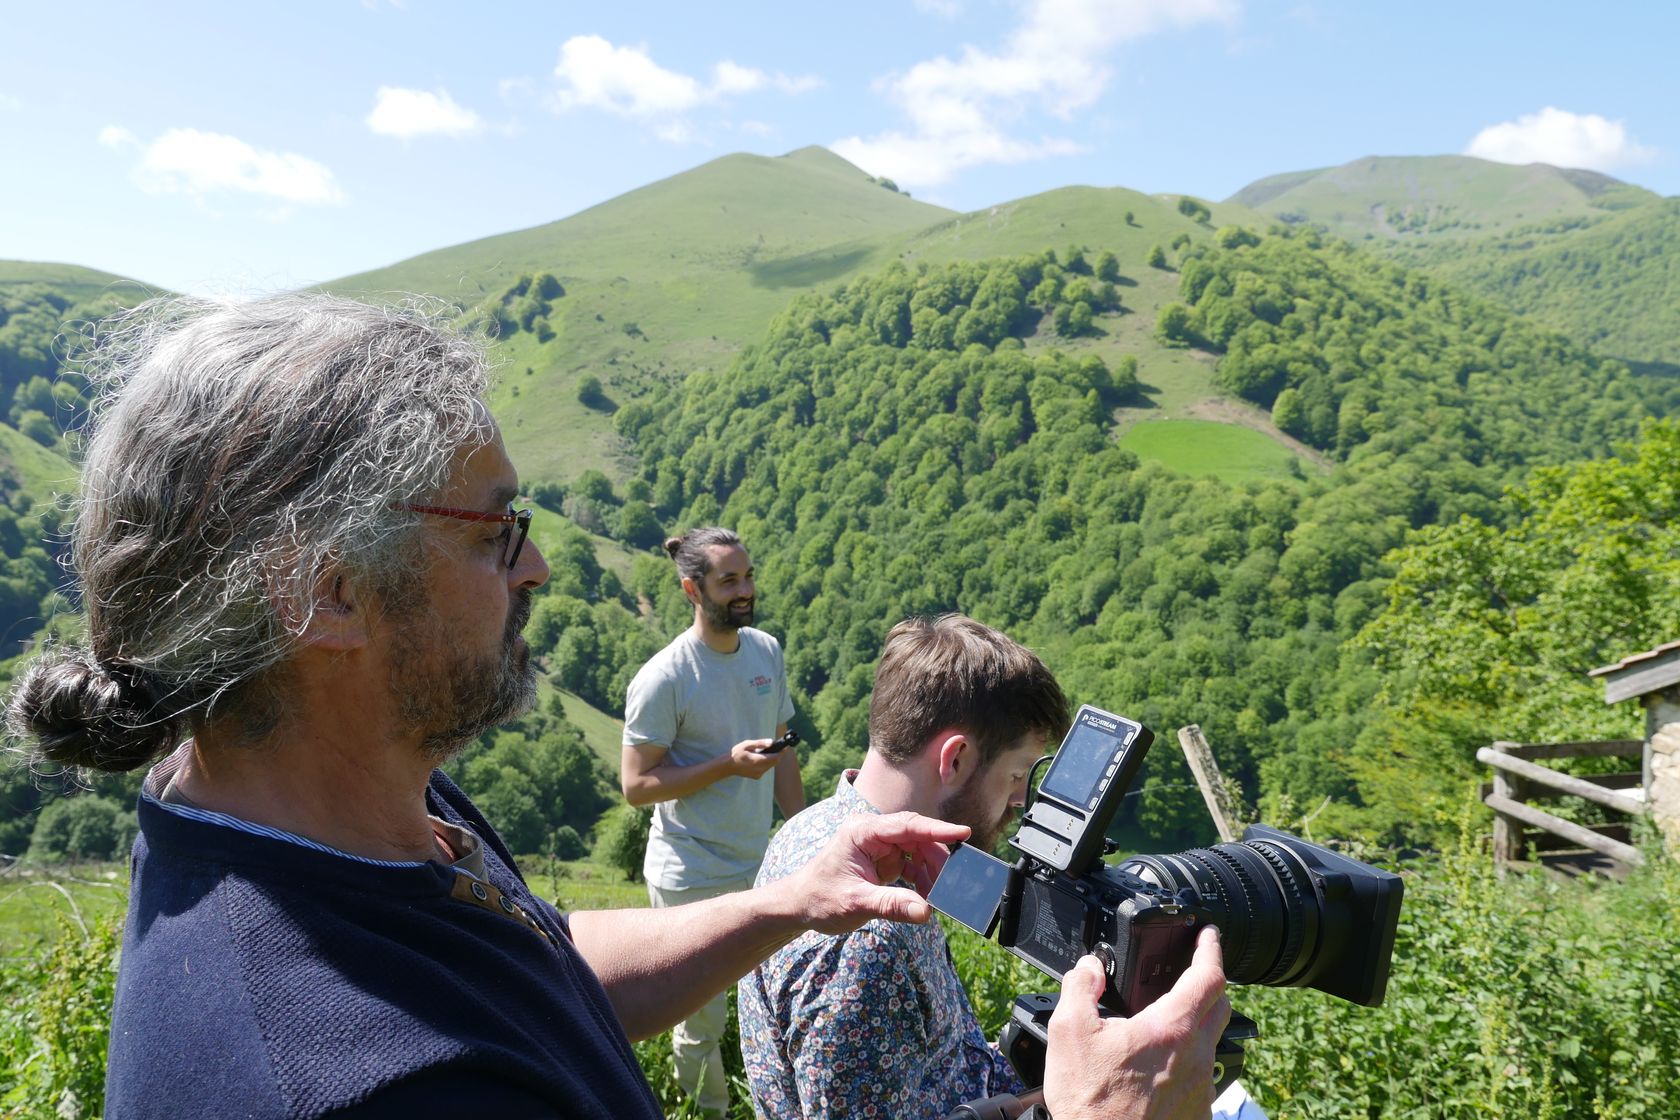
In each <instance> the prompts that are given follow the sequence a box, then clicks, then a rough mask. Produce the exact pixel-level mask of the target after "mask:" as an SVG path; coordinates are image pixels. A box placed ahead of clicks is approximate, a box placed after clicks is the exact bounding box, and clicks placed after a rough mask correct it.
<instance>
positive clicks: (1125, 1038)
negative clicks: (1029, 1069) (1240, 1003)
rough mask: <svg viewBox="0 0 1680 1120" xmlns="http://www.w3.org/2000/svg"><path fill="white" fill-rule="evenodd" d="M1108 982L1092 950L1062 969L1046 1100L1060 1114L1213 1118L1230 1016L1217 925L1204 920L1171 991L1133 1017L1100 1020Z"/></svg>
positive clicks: (1141, 1119) (1077, 1118)
mask: <svg viewBox="0 0 1680 1120" xmlns="http://www.w3.org/2000/svg"><path fill="white" fill-rule="evenodd" d="M1105 983H1106V981H1105V979H1104V977H1103V972H1102V966H1101V965H1100V964H1099V963H1098V962H1097V959H1096V958H1095V957H1090V956H1087V957H1084V958H1082V959H1081V960H1080V961H1079V963H1078V964H1077V965H1076V966H1075V967H1074V968H1073V969H1072V970H1071V971H1070V972H1068V973H1067V975H1066V976H1064V977H1062V998H1061V1001H1060V1003H1059V1004H1058V1005H1057V1007H1056V1012H1055V1014H1054V1015H1052V1016H1051V1017H1050V1042H1049V1047H1048V1049H1047V1050H1046V1052H1045V1061H1044V1103H1045V1104H1046V1105H1047V1106H1049V1109H1050V1114H1051V1115H1052V1116H1054V1117H1055V1118H1056V1120H1096V1118H1097V1117H1124V1118H1126V1120H1207V1116H1208V1113H1209V1112H1210V1111H1211V1110H1212V1108H1213V1100H1214V1091H1213V1055H1214V1050H1215V1048H1216V1047H1217V1046H1218V1045H1219V1035H1220V1032H1221V1031H1223V1030H1224V1029H1225V1024H1226V1022H1227V1021H1228V1020H1229V1019H1230V1018H1231V1001H1230V1000H1228V999H1227V998H1225V969H1224V963H1223V957H1222V955H1221V952H1220V947H1219V931H1218V930H1217V929H1215V928H1214V927H1213V926H1205V927H1203V929H1202V931H1201V934H1200V935H1199V936H1198V938H1197V940H1196V955H1195V957H1194V958H1193V959H1192V960H1191V962H1190V967H1189V968H1187V969H1185V970H1184V973H1183V975H1181V976H1180V977H1179V978H1178V982H1177V983H1176V984H1174V985H1173V987H1172V991H1170V992H1168V993H1167V994H1166V995H1164V996H1162V997H1161V998H1160V999H1158V1000H1156V1001H1155V1002H1154V1003H1152V1004H1150V1005H1149V1006H1148V1007H1146V1008H1144V1009H1143V1010H1142V1011H1140V1012H1138V1013H1137V1014H1136V1015H1133V1016H1132V1017H1131V1018H1129V1019H1121V1018H1114V1019H1103V1018H1099V1017H1098V1015H1097V999H1098V998H1099V997H1100V996H1101V995H1102V993H1103V987H1104V985H1105Z"/></svg>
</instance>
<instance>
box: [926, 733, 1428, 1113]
mask: <svg viewBox="0 0 1680 1120" xmlns="http://www.w3.org/2000/svg"><path fill="white" fill-rule="evenodd" d="M1153 741H1154V736H1153V735H1152V734H1151V733H1150V732H1149V730H1148V729H1147V728H1145V727H1143V726H1142V725H1141V724H1139V723H1137V722H1136V721H1134V720H1130V719H1127V718H1126V717H1124V716H1117V715H1114V714H1113V713H1110V712H1105V711H1102V710H1100V709H1098V708H1093V707H1090V706H1089V705H1087V706H1085V707H1082V708H1080V709H1079V714H1078V715H1077V716H1075V717H1074V720H1073V725H1072V727H1071V729H1070V730H1069V731H1068V733H1067V736H1066V737H1065V738H1064V739H1063V740H1062V744H1061V746H1060V747H1059V748H1058V749H1057V751H1056V753H1055V756H1054V757H1053V759H1052V761H1051V763H1050V769H1049V771H1048V772H1047V773H1046V774H1045V775H1044V781H1043V782H1041V783H1040V784H1039V787H1038V793H1037V796H1036V798H1035V799H1034V800H1033V801H1032V803H1031V804H1030V805H1029V806H1028V808H1027V811H1026V813H1025V815H1024V816H1023V818H1022V820H1021V826H1020V828H1019V829H1018V830H1017V831H1016V833H1015V835H1014V836H1012V837H1010V840H1009V843H1010V845H1011V846H1012V847H1013V848H1014V849H1015V850H1016V851H1017V852H1019V853H1020V857H1019V858H1018V859H1017V860H1016V862H1015V863H1014V865H1010V864H1007V863H1004V862H1003V861H1002V860H999V859H996V858H995V857H993V856H992V855H991V854H989V853H987V852H983V851H981V850H979V849H978V848H973V847H970V846H968V845H966V844H965V845H962V846H960V847H958V848H957V849H956V850H955V851H953V852H952V853H951V858H950V860H949V861H948V862H947V863H946V865H945V869H944V871H943V872H941V873H940V876H939V879H938V881H937V882H936V883H935V884H934V887H933V891H932V892H931V893H930V894H929V895H928V901H929V902H930V903H932V905H933V906H934V908H935V909H937V910H939V911H940V912H941V913H944V914H947V915H949V916H950V917H952V918H954V919H955V920H956V921H958V922H961V923H962V924H963V925H965V926H967V927H968V928H970V929H972V930H974V931H975V932H976V933H978V934H980V935H981V936H982V937H989V936H991V935H992V933H993V932H994V930H995V931H996V933H997V938H998V943H999V944H1001V945H1003V946H1004V947H1005V948H1007V949H1008V950H1009V951H1010V952H1012V953H1014V954H1015V955H1016V956H1018V957H1020V958H1021V959H1022V960H1024V961H1027V962H1028V963H1029V964H1032V965H1034V966H1036V967H1037V968H1039V969H1040V970H1042V971H1044V972H1046V973H1048V974H1049V975H1050V976H1052V977H1054V978H1055V979H1057V980H1060V979H1061V978H1062V976H1063V975H1064V974H1065V973H1066V972H1067V971H1068V970H1069V969H1071V968H1072V967H1073V966H1074V964H1075V963H1077V962H1078V960H1079V958H1080V957H1082V956H1084V955H1085V954H1087V953H1090V954H1094V955H1095V956H1096V957H1097V958H1098V959H1099V960H1101V961H1102V963H1103V968H1104V969H1105V971H1106V972H1107V974H1108V986H1107V989H1106V990H1105V992H1104V993H1103V996H1102V1001H1101V1003H1102V1006H1103V1008H1104V1009H1105V1010H1106V1012H1108V1013H1113V1014H1122V1015H1133V1014H1136V1013H1137V1012H1138V1011H1140V1010H1142V1009H1143V1008H1144V1007H1147V1006H1148V1005H1149V1004H1150V1003H1153V1002H1154V1001H1155V1000H1156V999H1158V998H1159V997H1160V996H1162V995H1164V994H1165V993H1166V992H1167V991H1168V990H1169V989H1170V988H1171V987H1172V985H1173V982H1174V981H1175V980H1177V978H1178V976H1179V974H1180V973H1182V972H1183V971H1184V970H1185V968H1187V967H1188V966H1189V964H1190V959H1191V956H1192V955H1193V953H1194V950H1195V944H1196V932H1197V930H1198V929H1200V927H1202V926H1204V925H1215V926H1218V927H1219V932H1220V936H1221V942H1222V947H1223V950H1224V958H1225V974H1226V977H1227V978H1228V979H1229V980H1230V981H1231V982H1232V983H1237V984H1270V985H1293V986H1297V987H1311V988H1317V989H1318V990H1320V991H1323V992H1328V993H1330V994H1331V995H1334V996H1339V997H1341V998H1342V999H1345V1000H1349V1001H1351V1002H1354V1003H1360V1004H1365V1005H1366V1006H1369V1007H1375V1006H1377V1005H1378V1004H1380V1003H1381V1002H1382V999H1383V994H1384V992H1385V991H1386V989H1387V986H1388V971H1389V959H1390V957H1391V955H1392V953H1393V951H1394V933H1395V928H1396V926H1397V925H1398V923H1399V920H1400V897H1401V886H1402V884H1401V881H1400V877H1399V876H1398V875H1394V874H1391V873H1389V872H1386V871H1381V870H1379V869H1377V868H1375V867H1371V866H1369V865H1368V864H1364V863H1360V862H1359V861H1358V860H1353V859H1349V858H1347V857H1346V856H1342V855H1338V854H1337V853H1335V852H1332V851H1330V850H1329V849H1327V848H1324V847H1321V846H1319V845H1317V844H1313V843H1310V842H1308V841H1306V840H1302V839H1300V838H1298V837H1295V836H1291V835H1289V834H1288V833H1285V832H1280V831H1278V830H1277V829H1274V828H1267V827H1265V826H1264V825H1253V826H1251V827H1250V828H1249V829H1248V830H1247V831H1246V832H1245V833H1244V834H1243V839H1242V842H1241V843H1234V844H1217V845H1215V846H1213V847H1211V848H1192V849H1189V850H1187V851H1183V852H1179V853H1177V854H1176V855H1140V856H1133V857H1132V858H1130V859H1128V860H1126V861H1124V862H1123V863H1121V864H1120V865H1119V866H1118V867H1105V866H1104V865H1103V863H1102V857H1103V856H1104V855H1107V854H1110V853H1111V852H1112V851H1113V847H1112V844H1111V842H1110V841H1108V839H1107V831H1108V825H1109V822H1110V821H1111V820H1112V819H1113V817H1114V813H1115V810H1116V809H1118V808H1119V807H1120V803H1121V800H1122V799H1123V798H1124V797H1125V796H1126V793H1127V791H1128V790H1129V789H1130V787H1131V784H1132V782H1133V780H1134V779H1135V778H1136V777H1137V774H1138V770H1139V769H1140V768H1141V767H1142V765H1143V760H1144V756H1145V755H1146V754H1147V753H1148V750H1149V745H1150V743H1151V742H1153ZM1054 1009H1055V997H1053V996H1047V995H1023V996H1019V997H1017V998H1016V1000H1015V1007H1014V1011H1013V1018H1012V1020H1011V1022H1010V1023H1009V1024H1008V1025H1007V1026H1006V1027H1005V1028H1004V1032H1003V1036H1002V1038H1000V1039H999V1047H1000V1048H1001V1049H1002V1050H1003V1051H1004V1053H1005V1054H1006V1055H1007V1056H1008V1057H1009V1060H1010V1062H1011V1064H1013V1065H1014V1066H1015V1069H1016V1072H1017V1073H1019V1074H1020V1075H1021V1077H1022V1080H1024V1081H1025V1082H1026V1083H1027V1084H1028V1085H1034V1086H1036V1085H1039V1084H1041V1083H1042V1081H1043V1075H1044V1044H1045V1041H1046V1038H1047V1037H1048V1024H1049V1020H1050V1013H1051V1012H1052V1011H1053V1010H1054ZM1257 1033H1258V1032H1257V1030H1256V1028H1255V1025H1254V1023H1253V1021H1252V1020H1250V1019H1247V1018H1246V1017H1244V1016H1241V1015H1235V1014H1233V1015H1232V1017H1231V1025H1230V1026H1228V1027H1227V1028H1226V1031H1225V1035H1224V1037H1223V1038H1222V1039H1221V1041H1220V1046H1219V1053H1218V1063H1219V1065H1218V1068H1216V1070H1215V1078H1216V1081H1217V1082H1218V1084H1219V1086H1220V1087H1221V1088H1223V1086H1224V1085H1225V1084H1227V1083H1229V1082H1230V1081H1231V1080H1234V1079H1235V1078H1236V1076H1237V1075H1238V1074H1239V1073H1240V1071H1241V1068H1242V1047H1241V1046H1240V1045H1239V1044H1238V1043H1239V1042H1240V1041H1241V1040H1244V1039H1251V1038H1254V1037H1255V1036H1256V1034H1257ZM965 1107H966V1106H965Z"/></svg>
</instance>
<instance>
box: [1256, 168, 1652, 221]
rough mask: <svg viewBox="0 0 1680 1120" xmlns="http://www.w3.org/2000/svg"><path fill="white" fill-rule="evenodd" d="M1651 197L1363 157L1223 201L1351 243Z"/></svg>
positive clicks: (1577, 212)
mask: <svg viewBox="0 0 1680 1120" xmlns="http://www.w3.org/2000/svg"><path fill="white" fill-rule="evenodd" d="M1655 199H1656V196H1655V195H1653V194H1652V193H1651V192H1649V191H1646V190H1643V189H1642V188H1639V187H1634V186H1629V185H1628V184H1626V183H1623V182H1621V181H1619V180H1617V179H1612V178H1611V177H1610V176H1608V175H1601V174H1599V173H1597V172H1595V171H1573V170H1568V169H1565V168H1559V167H1552V166H1550V165H1548V164H1544V163H1531V164H1528V165H1526V166H1521V167H1519V166H1516V165H1513V164H1507V163H1494V162H1492V161H1490V160H1485V159H1476V158H1474V157H1472V156H1367V157H1366V158H1364V159H1357V160H1354V161H1352V162H1351V163H1344V164H1342V165H1341V166H1340V167H1327V168H1321V169H1319V170H1316V171H1291V172H1287V173H1285V174H1282V175H1273V176H1270V177H1268V178H1265V179H1260V180H1258V181H1256V182H1253V183H1250V184H1249V185H1248V186H1246V187H1244V188H1243V189H1242V190H1240V191H1238V192H1237V193H1236V194H1234V195H1232V196H1231V198H1230V199H1229V200H1228V201H1230V202H1232V203H1236V204H1239V205H1243V206H1250V207H1253V208H1254V209H1256V210H1259V211H1261V212H1262V213H1265V214H1268V215H1270V216H1272V217H1274V218H1278V219H1281V220H1284V221H1289V222H1307V223H1311V224H1314V225H1320V226H1323V227H1324V228H1325V229H1326V230H1328V231H1329V232H1330V233H1331V234H1333V235H1334V236H1336V237H1343V238H1346V239H1348V240H1349V241H1365V240H1374V241H1379V242H1381V241H1397V240H1403V239H1410V240H1417V239H1436V238H1448V239H1453V240H1460V239H1465V238H1480V237H1488V236H1492V235H1494V234H1497V233H1500V232H1502V231H1505V230H1509V229H1511V228H1513V227H1516V226H1519V225H1528V224H1532V223H1535V222H1541V221H1553V220H1557V219H1560V218H1574V217H1592V216H1601V215H1603V214H1606V213H1608V212H1610V211H1614V210H1618V209H1623V208H1626V207H1630V206H1638V205H1642V204H1644V203H1646V202H1651V201H1654V200H1655Z"/></svg>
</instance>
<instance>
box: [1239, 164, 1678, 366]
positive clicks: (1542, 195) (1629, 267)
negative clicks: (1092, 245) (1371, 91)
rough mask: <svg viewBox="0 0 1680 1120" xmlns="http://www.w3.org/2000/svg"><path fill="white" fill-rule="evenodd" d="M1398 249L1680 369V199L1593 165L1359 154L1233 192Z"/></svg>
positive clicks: (1565, 328)
mask: <svg viewBox="0 0 1680 1120" xmlns="http://www.w3.org/2000/svg"><path fill="white" fill-rule="evenodd" d="M1230 201H1231V202H1233V203H1241V204H1244V205H1248V206H1252V207H1254V208H1255V209H1257V210H1259V211H1261V212H1263V213H1265V214H1267V215H1270V216H1272V217H1274V218H1277V219H1281V220H1284V221H1288V222H1291V223H1306V224H1311V225H1316V226H1320V227H1322V228H1323V229H1325V230H1326V231H1327V232H1329V233H1330V234H1331V235H1333V236H1336V237H1341V238H1345V239H1347V240H1349V241H1353V242H1355V243H1356V244H1359V245H1362V246H1365V247H1367V248H1372V249H1376V250H1377V251H1379V252H1383V253H1387V254H1391V255H1393V256H1395V257H1396V258H1398V259H1399V260H1401V261H1402V262H1404V263H1405V264H1406V265H1407V266H1408V267H1411V268H1416V269H1422V270H1425V271H1430V272H1434V273H1436V274H1437V275H1440V276H1443V277H1445V278H1447V279H1450V280H1451V281H1452V282H1453V283H1455V284H1457V285H1460V286H1462V287H1464V288H1466V289H1468V290H1470V291H1473V292H1476V293H1478V294H1480V295H1484V296H1488V297H1491V298H1493V299H1496V300H1498V301H1500V302H1501V303H1504V304H1505V305H1506V306H1508V307H1510V308H1511V309H1512V310H1513V311H1517V312H1519V313H1521V314H1523V315H1525V316H1528V317H1531V318H1533V319H1534V320H1536V321H1537V322H1539V323H1542V324H1544V325H1546V326H1549V327H1551V328H1553V329H1555V330H1559V331H1562V332H1564V333H1565V334H1568V335H1569V336H1570V337H1571V338H1572V339H1574V340H1575V341H1576V342H1578V343H1580V344H1582V345H1586V346H1591V347H1593V348H1594V349H1596V350H1598V351H1599V352H1601V353H1604V354H1608V355H1611V356H1613V357H1618V358H1622V359H1624V360H1626V361H1628V362H1630V363H1632V364H1633V365H1635V366H1636V367H1639V366H1657V367H1667V368H1673V367H1680V265H1677V264H1676V263H1675V261H1676V260H1677V259H1680V256H1677V254H1676V250H1680V202H1677V201H1676V200H1674V199H1662V198H1659V197H1658V196H1656V195H1654V194H1652V193H1651V192H1649V191H1646V190H1644V189H1642V188H1640V187H1634V186H1630V185H1629V184H1627V183H1623V182H1620V181H1618V180H1616V179H1612V178H1611V177H1610V176H1608V175H1601V174H1599V173H1597V172H1593V171H1571V170H1566V169H1563V168H1557V167H1551V166H1548V165H1546V164H1542V163H1535V164H1529V165H1527V166H1525V167H1517V166H1512V165H1509V164H1502V163H1491V162H1489V161H1487V160H1479V159H1473V158H1471V157H1469V156H1427V157H1403V158H1383V157H1372V158H1368V159H1361V160H1355V161H1353V162H1352V163H1348V164H1344V165H1342V166H1341V167H1331V168H1323V169H1319V170H1315V171H1293V172H1288V173H1286V174H1282V175H1273V176H1271V177H1269V178H1266V179H1261V180H1259V181H1257V182H1254V183H1251V184H1249V185H1248V186H1246V187H1244V188H1243V189H1242V190H1240V191H1238V192H1237V193H1236V194H1235V195H1233V196H1232V197H1231V199H1230Z"/></svg>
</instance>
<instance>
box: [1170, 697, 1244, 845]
mask: <svg viewBox="0 0 1680 1120" xmlns="http://www.w3.org/2000/svg"><path fill="white" fill-rule="evenodd" d="M1178 745H1179V746H1180V747H1183V748H1184V759H1185V761H1186V762H1188V763H1190V773H1192V774H1194V775H1195V776H1196V785H1197V786H1199V787H1201V791H1202V800H1203V801H1206V802H1207V807H1208V813H1209V814H1211V815H1212V817H1213V823H1214V825H1215V827H1217V828H1218V829H1219V839H1220V841H1221V842H1222V843H1226V844H1229V843H1231V842H1232V841H1234V840H1236V838H1237V822H1238V821H1239V820H1240V819H1241V814H1239V813H1238V812H1237V804H1236V799H1235V798H1233V797H1232V796H1231V791H1230V790H1229V789H1227V788H1226V786H1225V779H1224V778H1222V777H1221V776H1220V774H1219V764H1218V763H1217V762H1215V761H1214V760H1213V748H1212V747H1210V746H1208V741H1207V739H1206V738H1204V737H1203V735H1202V729H1201V727H1200V725H1198V724H1194V723H1192V724H1191V725H1190V726H1189V727H1181V728H1179V729H1178Z"/></svg>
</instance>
